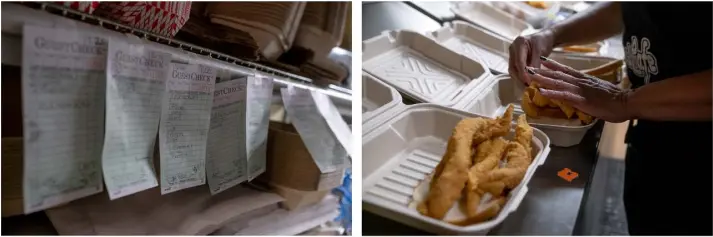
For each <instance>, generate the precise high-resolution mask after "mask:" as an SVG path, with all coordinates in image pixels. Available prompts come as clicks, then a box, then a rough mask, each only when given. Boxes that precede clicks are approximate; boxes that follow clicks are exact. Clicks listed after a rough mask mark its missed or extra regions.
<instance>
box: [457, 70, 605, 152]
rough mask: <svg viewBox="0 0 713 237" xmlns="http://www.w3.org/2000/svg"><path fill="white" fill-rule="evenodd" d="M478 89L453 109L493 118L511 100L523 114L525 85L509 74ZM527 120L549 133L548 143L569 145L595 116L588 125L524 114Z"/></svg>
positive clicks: (575, 141)
mask: <svg viewBox="0 0 713 237" xmlns="http://www.w3.org/2000/svg"><path fill="white" fill-rule="evenodd" d="M481 89H482V90H480V91H472V92H471V93H470V94H469V96H465V97H464V98H463V100H462V101H461V102H460V103H458V105H457V106H456V109H460V110H464V111H468V112H471V113H476V114H482V115H485V116H488V117H491V118H494V117H496V116H498V115H500V114H502V113H503V112H504V111H505V109H507V106H508V105H510V104H513V105H514V107H515V111H514V113H515V114H516V115H520V114H524V112H523V110H522V108H521V107H520V105H521V101H522V100H521V98H522V93H523V91H524V90H525V85H524V84H523V83H521V82H519V81H516V80H515V79H513V78H511V77H510V76H509V75H500V76H496V77H494V78H493V79H492V80H491V81H490V82H489V84H487V85H486V86H483V87H481ZM527 120H528V122H529V123H530V124H531V125H532V126H533V127H536V128H539V129H540V130H542V131H543V132H544V133H545V134H547V136H549V137H550V140H551V141H552V145H555V146H559V147H569V146H574V145H577V144H579V143H580V142H581V141H582V138H584V135H585V134H586V133H587V131H588V130H589V129H590V128H592V126H594V124H595V123H596V122H597V121H598V120H597V119H595V120H594V121H593V122H592V123H590V124H588V125H581V123H580V122H579V120H577V119H576V118H573V119H569V120H568V119H555V118H545V117H541V118H537V119H534V118H530V117H528V118H527Z"/></svg>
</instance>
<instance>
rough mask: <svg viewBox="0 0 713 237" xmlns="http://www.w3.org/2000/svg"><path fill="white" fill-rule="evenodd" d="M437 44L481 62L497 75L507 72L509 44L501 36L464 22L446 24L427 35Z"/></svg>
mask: <svg viewBox="0 0 713 237" xmlns="http://www.w3.org/2000/svg"><path fill="white" fill-rule="evenodd" d="M429 36H431V37H433V39H434V40H435V41H436V42H438V43H439V44H441V45H443V46H446V47H447V48H449V49H451V50H453V51H455V52H458V53H460V54H463V55H465V56H467V57H468V58H471V59H473V60H476V61H478V62H481V63H482V64H484V65H485V66H486V67H488V68H490V70H493V71H495V72H497V73H500V74H504V73H507V71H508V48H509V47H510V42H509V41H508V40H506V39H505V38H503V37H502V36H499V35H496V34H493V33H491V32H488V31H486V30H484V29H481V28H477V27H474V26H473V25H471V24H468V23H466V22H464V21H454V22H453V23H446V24H445V25H444V26H443V28H441V29H438V30H436V31H433V32H431V33H430V34H429Z"/></svg>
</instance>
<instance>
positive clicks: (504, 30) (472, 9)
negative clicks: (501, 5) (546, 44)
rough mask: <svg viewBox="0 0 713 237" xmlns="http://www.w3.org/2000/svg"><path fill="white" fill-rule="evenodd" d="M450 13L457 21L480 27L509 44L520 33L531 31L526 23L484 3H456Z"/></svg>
mask: <svg viewBox="0 0 713 237" xmlns="http://www.w3.org/2000/svg"><path fill="white" fill-rule="evenodd" d="M451 11H452V12H453V13H455V14H456V16H458V18H459V19H463V20H465V21H467V22H470V23H473V24H476V25H479V26H482V27H483V28H485V29H487V30H489V31H492V32H493V33H495V34H498V35H500V36H502V37H504V38H505V39H507V40H509V41H511V42H512V41H513V40H515V38H517V37H518V36H519V35H520V34H521V33H522V32H526V31H531V30H532V29H533V27H532V25H530V24H528V23H527V22H525V21H523V20H520V19H518V18H517V17H515V16H513V15H510V14H509V13H507V12H504V11H502V10H500V9H497V8H496V7H493V6H491V5H489V4H488V3H486V2H457V3H454V4H453V5H452V6H451Z"/></svg>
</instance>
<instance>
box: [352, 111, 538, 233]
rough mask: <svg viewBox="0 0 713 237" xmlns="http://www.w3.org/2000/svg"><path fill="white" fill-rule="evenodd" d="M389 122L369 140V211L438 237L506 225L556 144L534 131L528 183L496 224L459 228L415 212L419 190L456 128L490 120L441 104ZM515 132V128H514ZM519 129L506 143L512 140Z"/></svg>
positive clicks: (392, 116) (365, 151) (365, 182)
mask: <svg viewBox="0 0 713 237" xmlns="http://www.w3.org/2000/svg"><path fill="white" fill-rule="evenodd" d="M387 114H388V115H386V116H390V117H389V118H388V119H385V120H381V122H380V123H379V124H378V125H377V126H375V127H373V128H372V130H371V131H370V132H368V133H365V134H364V135H363V138H362V139H363V140H362V142H363V144H362V150H363V157H364V158H363V163H362V164H363V172H362V173H363V193H362V195H363V196H362V197H363V204H364V209H365V210H368V211H370V212H373V213H375V214H378V215H381V216H384V217H386V218H389V219H392V220H395V221H398V222H401V223H403V224H406V225H409V226H412V227H414V228H418V229H422V230H424V231H428V232H432V233H438V234H446V235H448V234H461V235H482V234H487V233H488V231H490V229H492V228H493V227H495V226H497V225H498V224H500V223H502V222H503V221H504V220H505V218H506V217H507V216H508V215H509V214H510V213H512V212H513V211H515V210H516V209H517V208H518V206H519V205H520V203H521V202H522V199H523V198H524V197H525V195H526V194H527V190H528V189H527V184H528V183H529V182H530V179H531V178H532V176H533V174H534V173H535V171H536V170H537V168H538V167H539V166H540V165H542V164H544V162H545V160H546V159H547V156H548V154H549V152H550V139H549V138H548V137H547V135H545V133H543V132H542V131H540V130H538V129H537V128H534V129H533V130H534V132H533V134H534V135H533V139H532V145H533V151H534V152H533V154H536V155H535V158H534V159H533V162H532V164H531V165H530V167H529V169H528V170H527V173H526V174H525V177H524V178H523V180H522V182H521V183H520V185H518V186H517V187H516V188H515V189H514V190H512V192H511V193H510V195H509V197H508V201H507V203H506V204H505V206H504V207H503V208H502V210H501V211H500V213H499V214H498V215H497V216H496V217H495V218H494V219H492V220H490V221H487V222H483V223H479V224H475V225H470V226H456V225H453V224H450V223H448V222H445V221H441V220H436V219H433V218H431V217H427V216H423V215H421V214H420V213H419V212H418V211H417V210H416V209H412V208H409V203H410V202H411V201H412V195H413V193H414V191H415V188H416V187H417V186H418V185H419V183H420V182H422V181H423V180H424V179H425V178H426V177H427V176H429V175H430V174H431V173H432V172H433V170H434V169H435V167H436V165H438V162H439V161H440V160H441V158H442V156H443V154H444V153H445V150H446V145H447V141H448V139H449V137H450V136H451V133H452V131H453V128H454V127H455V125H456V124H457V123H458V121H460V120H461V119H463V118H466V117H485V116H482V115H477V114H473V113H468V112H464V111H459V110H456V109H451V108H446V107H442V106H439V105H435V104H416V105H409V106H403V107H401V109H395V110H390V111H387ZM513 126H514V124H513ZM513 133H514V129H511V133H510V134H509V135H508V136H507V137H506V138H508V139H511V138H512V134H513Z"/></svg>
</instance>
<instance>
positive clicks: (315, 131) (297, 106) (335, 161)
mask: <svg viewBox="0 0 713 237" xmlns="http://www.w3.org/2000/svg"><path fill="white" fill-rule="evenodd" d="M282 100H283V102H284V104H285V110H286V111H287V116H288V117H289V118H290V120H291V121H292V124H293V125H294V126H295V129H296V130H297V132H298V133H299V134H300V137H301V138H302V142H304V144H305V146H306V147H307V150H308V151H309V153H310V155H312V159H314V161H315V162H316V163H317V166H318V167H319V169H320V171H322V173H329V172H334V171H336V170H338V169H339V168H341V167H343V166H344V165H345V160H346V157H347V152H346V150H345V149H344V147H343V146H342V145H341V144H340V143H339V141H338V139H337V137H336V136H335V135H334V133H333V132H332V131H331V129H330V127H329V124H327V121H326V120H325V119H324V118H323V117H322V116H321V114H320V112H319V109H318V108H317V105H316V104H315V101H314V99H313V98H312V94H311V92H310V91H309V90H306V89H300V88H296V87H292V86H291V87H288V88H283V89H282Z"/></svg>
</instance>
